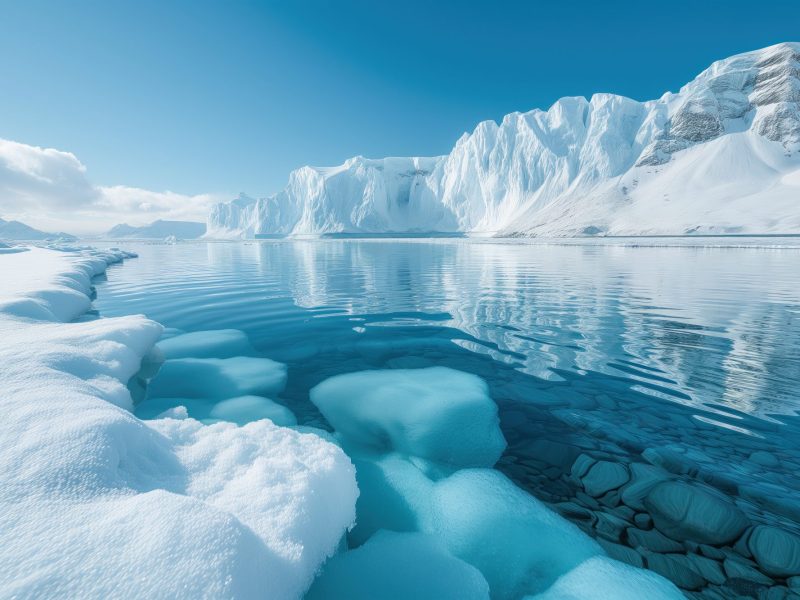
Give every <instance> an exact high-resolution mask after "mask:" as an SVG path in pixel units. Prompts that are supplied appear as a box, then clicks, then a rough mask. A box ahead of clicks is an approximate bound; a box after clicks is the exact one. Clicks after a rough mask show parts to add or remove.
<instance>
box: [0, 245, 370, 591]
mask: <svg viewBox="0 0 800 600" xmlns="http://www.w3.org/2000/svg"><path fill="white" fill-rule="evenodd" d="M5 250H8V251H5ZM12 250H16V249H13V248H7V249H4V251H3V252H1V253H0V361H1V362H2V364H3V368H2V370H0V386H2V389H3V394H2V396H0V412H1V413H2V415H3V419H2V422H1V423H0V506H2V510H0V539H2V540H3V543H2V545H0V596H3V597H60V598H78V597H80V598H109V597H116V598H119V597H146V598H190V597H213V598H231V597H238V598H249V597H264V595H265V594H266V595H268V596H269V597H274V598H298V597H300V596H301V595H302V594H303V593H304V592H305V590H306V589H307V588H308V587H309V586H310V584H311V582H312V580H313V577H314V575H315V573H316V572H317V570H318V569H319V567H320V565H321V564H322V563H323V562H324V561H325V559H326V558H327V557H328V556H330V555H331V554H333V553H334V551H335V549H336V548H337V546H338V543H339V541H340V539H341V537H342V535H343V534H344V533H345V531H346V529H347V528H348V527H349V526H350V525H351V524H352V522H353V519H354V516H355V512H354V510H355V500H356V496H357V493H358V492H357V489H356V485H355V476H354V469H353V466H352V464H351V463H350V461H349V459H348V458H347V457H346V456H345V454H344V453H343V452H342V451H341V450H340V449H339V448H338V447H337V446H335V445H334V444H331V443H329V442H326V441H324V440H323V439H322V438H320V437H318V436H316V435H312V434H302V433H299V432H298V431H294V430H291V429H287V428H284V427H278V426H276V425H275V424H273V423H272V422H271V421H268V420H261V421H256V422H252V423H248V424H247V425H245V426H243V427H238V426H236V425H234V424H232V423H215V424H213V425H208V426H206V425H203V424H201V423H200V422H198V421H196V420H194V419H188V418H186V419H169V418H167V419H158V420H155V421H148V422H143V421H140V420H139V419H137V418H135V417H134V416H133V415H132V414H131V413H130V409H131V408H132V401H131V394H130V392H129V391H128V388H127V387H126V382H127V381H128V380H129V379H130V378H131V377H132V376H133V375H134V374H135V373H136V372H137V371H138V370H139V367H140V362H141V360H142V357H143V356H145V354H146V353H148V352H149V351H150V349H151V347H152V346H153V344H154V343H155V342H156V340H157V339H158V338H159V336H160V335H161V332H162V328H161V326H160V325H158V324H157V323H154V322H153V321H150V320H148V319H146V318H145V317H143V316H130V317H122V318H113V319H93V320H92V319H90V318H82V319H79V320H78V321H74V319H75V318H76V317H79V316H80V315H82V314H84V313H85V312H86V311H87V310H88V309H89V307H90V300H89V297H88V295H87V294H88V293H89V292H90V289H91V283H90V281H91V277H92V276H93V275H95V274H98V273H100V272H102V271H103V270H105V268H106V266H107V265H108V264H109V263H111V262H118V261H119V260H121V259H122V258H123V257H124V256H125V254H124V253H122V252H118V251H110V252H98V251H89V250H78V249H71V250H70V251H66V252H60V251H56V250H53V249H42V248H31V249H29V250H27V251H21V252H12ZM227 337H228V338H230V337H231V336H230V335H228V336H227ZM180 350H181V348H177V349H176V347H175V344H173V347H172V348H171V351H173V352H177V351H180Z"/></svg>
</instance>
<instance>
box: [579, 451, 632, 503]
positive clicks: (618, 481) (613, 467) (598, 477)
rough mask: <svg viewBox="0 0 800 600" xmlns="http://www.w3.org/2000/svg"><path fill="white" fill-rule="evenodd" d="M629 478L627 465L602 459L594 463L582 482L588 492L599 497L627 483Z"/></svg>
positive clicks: (582, 478)
mask: <svg viewBox="0 0 800 600" xmlns="http://www.w3.org/2000/svg"><path fill="white" fill-rule="evenodd" d="M628 479H630V474H629V473H628V469H626V468H625V465H623V464H620V463H616V462H610V461H607V460H601V461H599V462H597V463H595V464H594V465H592V466H591V467H590V468H589V471H588V472H587V473H586V475H584V476H583V477H581V484H582V485H583V489H584V490H586V493H587V494H589V495H590V496H594V497H595V498H597V497H599V496H602V495H603V494H605V493H606V492H608V491H611V490H615V489H617V488H618V487H620V486H622V485H624V484H626V483H627V482H628Z"/></svg>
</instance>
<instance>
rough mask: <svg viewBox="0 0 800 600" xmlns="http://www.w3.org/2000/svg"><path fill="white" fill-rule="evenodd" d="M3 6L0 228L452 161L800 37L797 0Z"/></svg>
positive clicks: (127, 216)
mask: <svg viewBox="0 0 800 600" xmlns="http://www.w3.org/2000/svg"><path fill="white" fill-rule="evenodd" d="M0 15H1V17H0V82H2V88H0V89H2V92H0V140H6V141H5V142H3V141H0V217H4V218H11V217H13V218H20V219H27V221H28V222H30V223H31V224H38V225H41V226H48V227H51V228H52V227H58V226H63V227H71V228H72V230H74V231H76V232H78V233H82V232H84V231H90V230H96V229H100V228H103V227H105V226H106V225H111V224H113V222H115V219H117V220H123V219H124V220H127V221H130V222H135V223H143V222H148V221H151V220H153V218H157V217H168V218H189V219H202V215H203V213H204V212H205V211H206V210H207V207H208V205H209V204H210V203H212V202H214V201H217V200H221V199H227V198H230V197H233V196H235V195H236V194H238V193H239V192H246V193H248V194H250V195H253V196H263V195H267V194H269V193H273V192H275V191H277V190H279V189H280V188H282V187H283V185H284V184H285V183H286V181H287V177H288V174H289V172H290V171H291V170H292V169H295V168H297V167H300V166H302V165H304V164H312V165H316V166H325V165H336V164H339V163H341V162H343V161H344V160H345V159H347V158H348V157H350V156H353V155H358V154H361V155H365V156H369V157H382V156H406V155H437V154H444V153H446V152H448V151H449V149H450V148H451V147H452V145H453V144H454V142H455V141H456V140H457V139H458V137H460V135H461V134H462V133H463V132H465V131H471V130H472V129H473V128H474V127H475V125H476V124H477V123H478V122H480V121H482V120H486V119H494V120H499V119H501V118H502V116H503V115H504V114H506V113H508V112H512V111H516V110H520V111H525V110H530V109H532V108H542V109H546V108H547V107H549V106H550V105H551V104H552V103H553V102H554V101H555V100H557V99H558V98H560V97H562V96H574V95H583V96H587V97H588V96H591V95H592V94H593V93H595V92H611V93H616V94H622V95H625V96H629V97H632V98H634V99H637V100H648V99H653V98H657V97H659V96H661V95H662V94H663V93H664V92H665V91H677V89H678V88H679V87H680V86H681V85H683V84H684V83H686V82H688V81H689V80H691V79H692V78H693V77H694V76H696V75H697V74H698V73H699V72H700V71H702V70H703V69H704V68H705V67H707V66H708V65H709V64H710V63H711V62H713V61H714V60H717V59H721V58H725V57H727V56H730V55H732V54H736V53H738V52H744V51H747V50H753V49H756V48H760V47H764V46H768V45H771V44H774V43H778V42H781V41H798V40H800V2H797V1H796V0H794V1H792V2H789V1H769V0H764V1H762V2H758V3H756V2H752V1H750V2H746V3H745V2H739V1H737V0H731V1H728V2H710V1H707V2H703V1H701V0H694V1H692V2H687V1H684V0H672V1H671V2H669V3H653V2H584V1H581V0H573V1H572V2H536V1H532V0H531V1H527V2H513V1H499V0H496V1H494V2H471V1H468V0H465V1H461V2H458V1H452V2H434V1H433V0H428V1H427V2H421V1H417V0H407V1H405V2H402V3H396V2H376V1H373V2H366V1H346V0H342V1H340V2H323V1H305V2H304V1H294V2H289V1H286V2H266V1H262V2H256V1H251V2H244V1H237V0H229V1H225V2H223V1H203V0H195V1H191V2H189V1H182V0H172V1H169V2H163V1H154V0H138V1H136V2H134V1H128V2H121V1H118V0H105V1H100V0H94V1H89V0H71V1H70V2H63V1H61V0H53V1H49V2H48V1H44V0H26V1H24V2H23V1H19V0H0ZM14 142H16V144H14ZM29 147H33V150H29V149H28V148H29ZM42 149H52V150H51V151H50V154H46V153H45V152H44V151H43V150H42ZM37 150H38V151H39V152H37ZM52 162H54V163H55V166H53V165H52V164H51V163H52ZM4 165H5V167H4ZM21 169H22V170H24V169H28V170H29V171H31V172H32V173H33V174H34V175H35V176H34V177H33V180H35V185H33V187H31V188H30V189H29V188H28V187H26V186H28V183H29V182H28V183H26V182H23V181H22V180H21V178H20V176H19V172H20V170H21ZM52 169H55V171H52ZM53 173H55V175H53ZM62 179H63V181H62ZM43 181H44V183H43ZM47 182H55V184H57V185H49V186H48V185H45V184H46V183H47ZM87 198H88V199H87ZM63 227H60V228H63Z"/></svg>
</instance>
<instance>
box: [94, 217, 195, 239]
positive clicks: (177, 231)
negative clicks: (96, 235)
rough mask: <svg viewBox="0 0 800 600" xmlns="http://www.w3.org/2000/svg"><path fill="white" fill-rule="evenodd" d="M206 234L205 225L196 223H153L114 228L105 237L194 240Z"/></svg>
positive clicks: (159, 221)
mask: <svg viewBox="0 0 800 600" xmlns="http://www.w3.org/2000/svg"><path fill="white" fill-rule="evenodd" d="M205 232H206V225H205V223H196V222H194V221H162V220H160V219H159V220H158V221H153V222H152V223H150V224H149V225H142V226H141V227H134V226H132V225H127V224H125V223H123V224H121V225H115V226H114V227H112V228H111V229H110V230H109V231H108V233H106V234H105V236H104V237H107V238H111V239H121V238H136V239H164V238H167V237H175V238H178V239H183V240H193V239H196V238H199V237H201V236H202V235H203V234H204V233H205Z"/></svg>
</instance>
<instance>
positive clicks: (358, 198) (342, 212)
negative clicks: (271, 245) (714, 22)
mask: <svg viewBox="0 0 800 600" xmlns="http://www.w3.org/2000/svg"><path fill="white" fill-rule="evenodd" d="M337 232H352V233H380V232H470V233H486V234H497V235H562V236H566V235H596V234H601V235H602V234H608V235H643V234H688V233H706V234H709V233H712V234H713V233H721V234H725V233H800V43H784V44H778V45H775V46H770V47H768V48H765V49H763V50H757V51H754V52H748V53H745V54H739V55H736V56H733V57H731V58H728V59H725V60H721V61H718V62H715V63H714V64H712V65H711V66H710V67H709V68H708V69H706V70H705V71H703V72H702V73H701V74H700V75H698V76H697V77H696V78H695V79H694V80H693V81H691V82H690V83H688V84H687V85H685V86H684V87H683V88H681V90H680V91H679V92H678V93H666V94H664V95H663V96H662V97H661V98H659V99H658V100H652V101H648V102H637V101H635V100H631V99H629V98H625V97H622V96H615V95H612V94H596V95H594V96H592V98H591V99H590V100H587V99H585V98H583V97H577V98H562V99H561V100H559V101H558V102H556V103H555V104H554V105H553V106H552V107H550V109H549V110H547V111H541V110H533V111H530V112H527V113H512V114H509V115H506V117H505V118H504V119H503V121H502V123H500V124H499V125H498V124H497V123H495V122H494V121H484V122H483V123H480V124H479V125H478V126H477V127H476V128H475V130H474V131H473V132H472V133H471V134H464V135H463V136H462V137H461V139H459V140H458V142H456V145H455V147H454V148H453V150H452V151H451V152H450V154H448V155H445V156H439V157H433V158H384V159H379V160H371V159H366V158H363V157H360V156H359V157H355V158H351V159H350V160H348V161H347V162H345V163H344V164H343V165H341V166H339V167H334V168H317V167H302V168H300V169H298V170H296V171H293V172H292V173H291V174H290V176H289V183H288V185H287V186H286V188H284V189H283V190H282V191H281V192H279V193H277V194H275V195H273V196H269V197H267V198H261V199H258V200H256V199H253V198H249V197H247V196H244V195H242V196H240V197H239V198H237V199H236V200H233V201H232V202H227V203H222V204H217V205H215V206H214V207H213V208H212V210H211V212H210V214H209V217H208V233H207V235H208V236H210V237H228V238H231V237H232V238H237V237H252V236H254V235H256V234H290V235H300V234H324V233H337Z"/></svg>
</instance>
